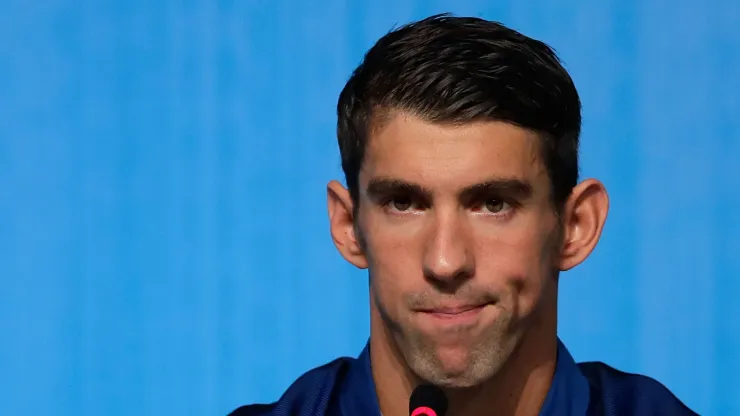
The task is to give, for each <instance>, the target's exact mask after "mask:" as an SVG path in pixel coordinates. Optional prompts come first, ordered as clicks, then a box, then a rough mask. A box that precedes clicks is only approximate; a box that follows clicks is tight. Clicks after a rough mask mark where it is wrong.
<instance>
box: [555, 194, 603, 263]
mask: <svg viewBox="0 0 740 416" xmlns="http://www.w3.org/2000/svg"><path fill="white" fill-rule="evenodd" d="M608 212H609V195H608V194H607V192H606V188H605V187H604V184H602V183H601V182H599V181H598V180H596V179H587V180H585V181H583V182H581V183H579V184H578V185H577V186H576V187H575V188H573V192H571V195H570V197H569V198H568V201H566V203H565V207H564V210H563V245H562V251H561V253H560V264H559V268H560V270H563V271H565V270H570V269H572V268H573V267H575V266H577V265H579V264H581V262H583V261H584V260H586V258H587V257H588V256H589V255H590V254H591V252H592V251H593V249H594V247H596V243H598V242H599V238H600V237H601V230H602V229H603V228H604V223H605V222H606V216H607V214H608Z"/></svg>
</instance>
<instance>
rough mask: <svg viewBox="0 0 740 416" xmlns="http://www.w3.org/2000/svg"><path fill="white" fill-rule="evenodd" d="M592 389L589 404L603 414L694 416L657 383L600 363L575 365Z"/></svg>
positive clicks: (693, 413) (651, 379) (648, 378)
mask: <svg viewBox="0 0 740 416" xmlns="http://www.w3.org/2000/svg"><path fill="white" fill-rule="evenodd" d="M578 367H579V369H580V370H581V373H583V375H584V376H585V377H586V379H587V380H588V382H589V385H590V387H591V396H592V398H591V401H592V403H595V405H596V406H597V407H598V408H599V411H598V412H597V413H599V414H605V415H620V416H621V415H634V416H642V415H651V416H653V415H655V416H658V415H671V416H684V415H685V416H693V415H697V413H695V412H694V411H692V410H691V409H689V408H688V407H687V406H686V405H685V404H683V402H681V400H679V399H678V398H677V397H676V396H675V395H674V394H673V393H671V391H670V390H668V388H666V387H665V386H664V385H663V384H661V383H660V382H659V381H657V380H655V379H653V378H650V377H647V376H643V375H640V374H632V373H626V372H623V371H619V370H617V369H615V368H613V367H610V366H608V365H606V364H604V363H600V362H586V363H580V364H578Z"/></svg>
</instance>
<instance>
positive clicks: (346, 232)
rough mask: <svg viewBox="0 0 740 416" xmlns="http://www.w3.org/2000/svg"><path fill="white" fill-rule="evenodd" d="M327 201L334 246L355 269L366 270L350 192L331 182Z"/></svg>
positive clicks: (335, 182) (365, 258)
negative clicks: (356, 231) (356, 230)
mask: <svg viewBox="0 0 740 416" xmlns="http://www.w3.org/2000/svg"><path fill="white" fill-rule="evenodd" d="M326 200H327V206H328V208H329V225H330V227H331V237H332V239H333V240H334V245H335V246H337V250H339V253H340V254H341V255H342V257H344V259H345V260H347V261H348V262H350V263H352V264H353V265H354V266H355V267H359V268H360V269H366V268H367V257H365V253H364V251H363V249H362V244H361V243H360V240H359V236H358V235H356V233H355V219H354V203H353V202H352V198H351V197H350V194H349V190H347V188H345V187H344V186H342V184H341V183H339V182H337V181H331V182H329V184H328V185H327V186H326Z"/></svg>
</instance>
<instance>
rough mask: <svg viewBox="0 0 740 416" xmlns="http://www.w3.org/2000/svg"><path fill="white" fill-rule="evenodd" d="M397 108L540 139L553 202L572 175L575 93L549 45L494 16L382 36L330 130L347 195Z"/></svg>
mask: <svg viewBox="0 0 740 416" xmlns="http://www.w3.org/2000/svg"><path fill="white" fill-rule="evenodd" d="M393 111H403V112H407V113H410V114H413V115H416V116H418V117H421V118H423V119H425V120H428V121H431V122H440V123H452V124H461V123H467V122H475V121H481V120H498V121H505V122H509V123H512V124H515V125H518V126H520V127H523V128H526V129H529V130H532V131H535V132H537V133H538V134H539V136H540V137H541V141H542V144H543V145H542V146H541V148H542V151H543V154H542V155H543V158H544V165H545V167H546V169H547V172H548V175H549V177H550V181H551V184H552V192H551V194H552V199H553V202H554V203H555V207H556V208H557V209H558V211H559V210H560V208H562V206H563V204H564V203H565V200H566V199H567V198H568V196H569V195H570V193H571V191H572V190H573V187H574V186H575V185H576V183H577V181H578V140H579V135H580V131H581V102H580V99H579V97H578V92H577V91H576V87H575V85H574V84H573V80H572V79H571V77H570V75H569V74H568V72H567V71H566V70H565V68H563V66H562V65H561V62H560V60H559V58H558V57H557V55H556V54H555V52H554V51H553V50H552V49H551V48H550V47H549V46H548V45H546V44H544V43H543V42H540V41H538V40H535V39H532V38H529V37H527V36H524V35H522V34H521V33H519V32H517V31H515V30H512V29H510V28H508V27H506V26H504V25H502V24H500V23H497V22H492V21H488V20H484V19H480V18H474V17H456V16H452V15H449V14H439V15H434V16H431V17H428V18H426V19H423V20H420V21H417V22H414V23H410V24H407V25H405V26H402V27H400V28H398V29H396V30H393V31H391V32H390V33H388V34H386V35H385V36H383V37H382V38H381V39H380V40H378V41H377V43H375V45H374V46H373V47H372V48H371V49H370V50H369V51H368V52H367V53H366V54H365V57H364V59H363V60H362V62H361V63H360V65H359V66H358V67H357V68H356V69H355V71H354V72H353V73H352V75H351V77H350V78H349V80H348V81H347V84H346V85H345V87H344V89H343V90H342V92H341V94H340V95H339V101H338V103H337V115H338V121H337V138H338V141H339V150H340V153H341V157H342V169H343V170H344V174H345V179H346V182H347V187H348V188H349V191H350V195H351V196H352V199H353V200H354V201H355V205H357V203H358V202H359V172H360V168H361V166H362V162H363V157H364V153H365V148H366V146H367V141H368V137H369V135H370V133H371V131H372V129H373V126H374V125H376V124H378V123H381V120H382V119H383V117H384V116H385V115H388V114H389V113H390V112H393Z"/></svg>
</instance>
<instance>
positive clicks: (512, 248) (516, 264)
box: [476, 225, 552, 314]
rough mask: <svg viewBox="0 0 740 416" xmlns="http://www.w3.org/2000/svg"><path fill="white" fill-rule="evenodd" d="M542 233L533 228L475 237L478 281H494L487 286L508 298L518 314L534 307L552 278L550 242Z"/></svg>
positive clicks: (527, 311) (529, 310)
mask: <svg viewBox="0 0 740 416" xmlns="http://www.w3.org/2000/svg"><path fill="white" fill-rule="evenodd" d="M542 231H543V229H542V228H541V226H536V225H535V226H527V227H521V228H517V229H510V230H505V231H502V230H499V232H498V233H496V234H489V235H486V236H479V237H478V241H479V245H478V255H477V256H476V258H477V259H478V261H477V274H478V276H479V278H480V279H486V280H488V279H491V280H496V282H490V283H491V284H494V285H497V286H498V285H500V287H501V289H503V290H505V291H506V292H507V293H508V295H509V296H511V301H512V303H514V305H512V308H515V309H516V310H518V312H519V313H520V314H528V313H529V312H531V311H532V310H533V309H534V308H535V307H536V305H537V303H538V302H539V301H540V299H541V296H542V292H543V291H544V288H545V285H546V284H547V281H548V279H549V278H550V276H551V264H552V258H551V255H550V252H551V249H550V247H551V242H550V239H549V238H548V236H547V235H546V234H544V233H543V232H542ZM487 283H488V282H487Z"/></svg>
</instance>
